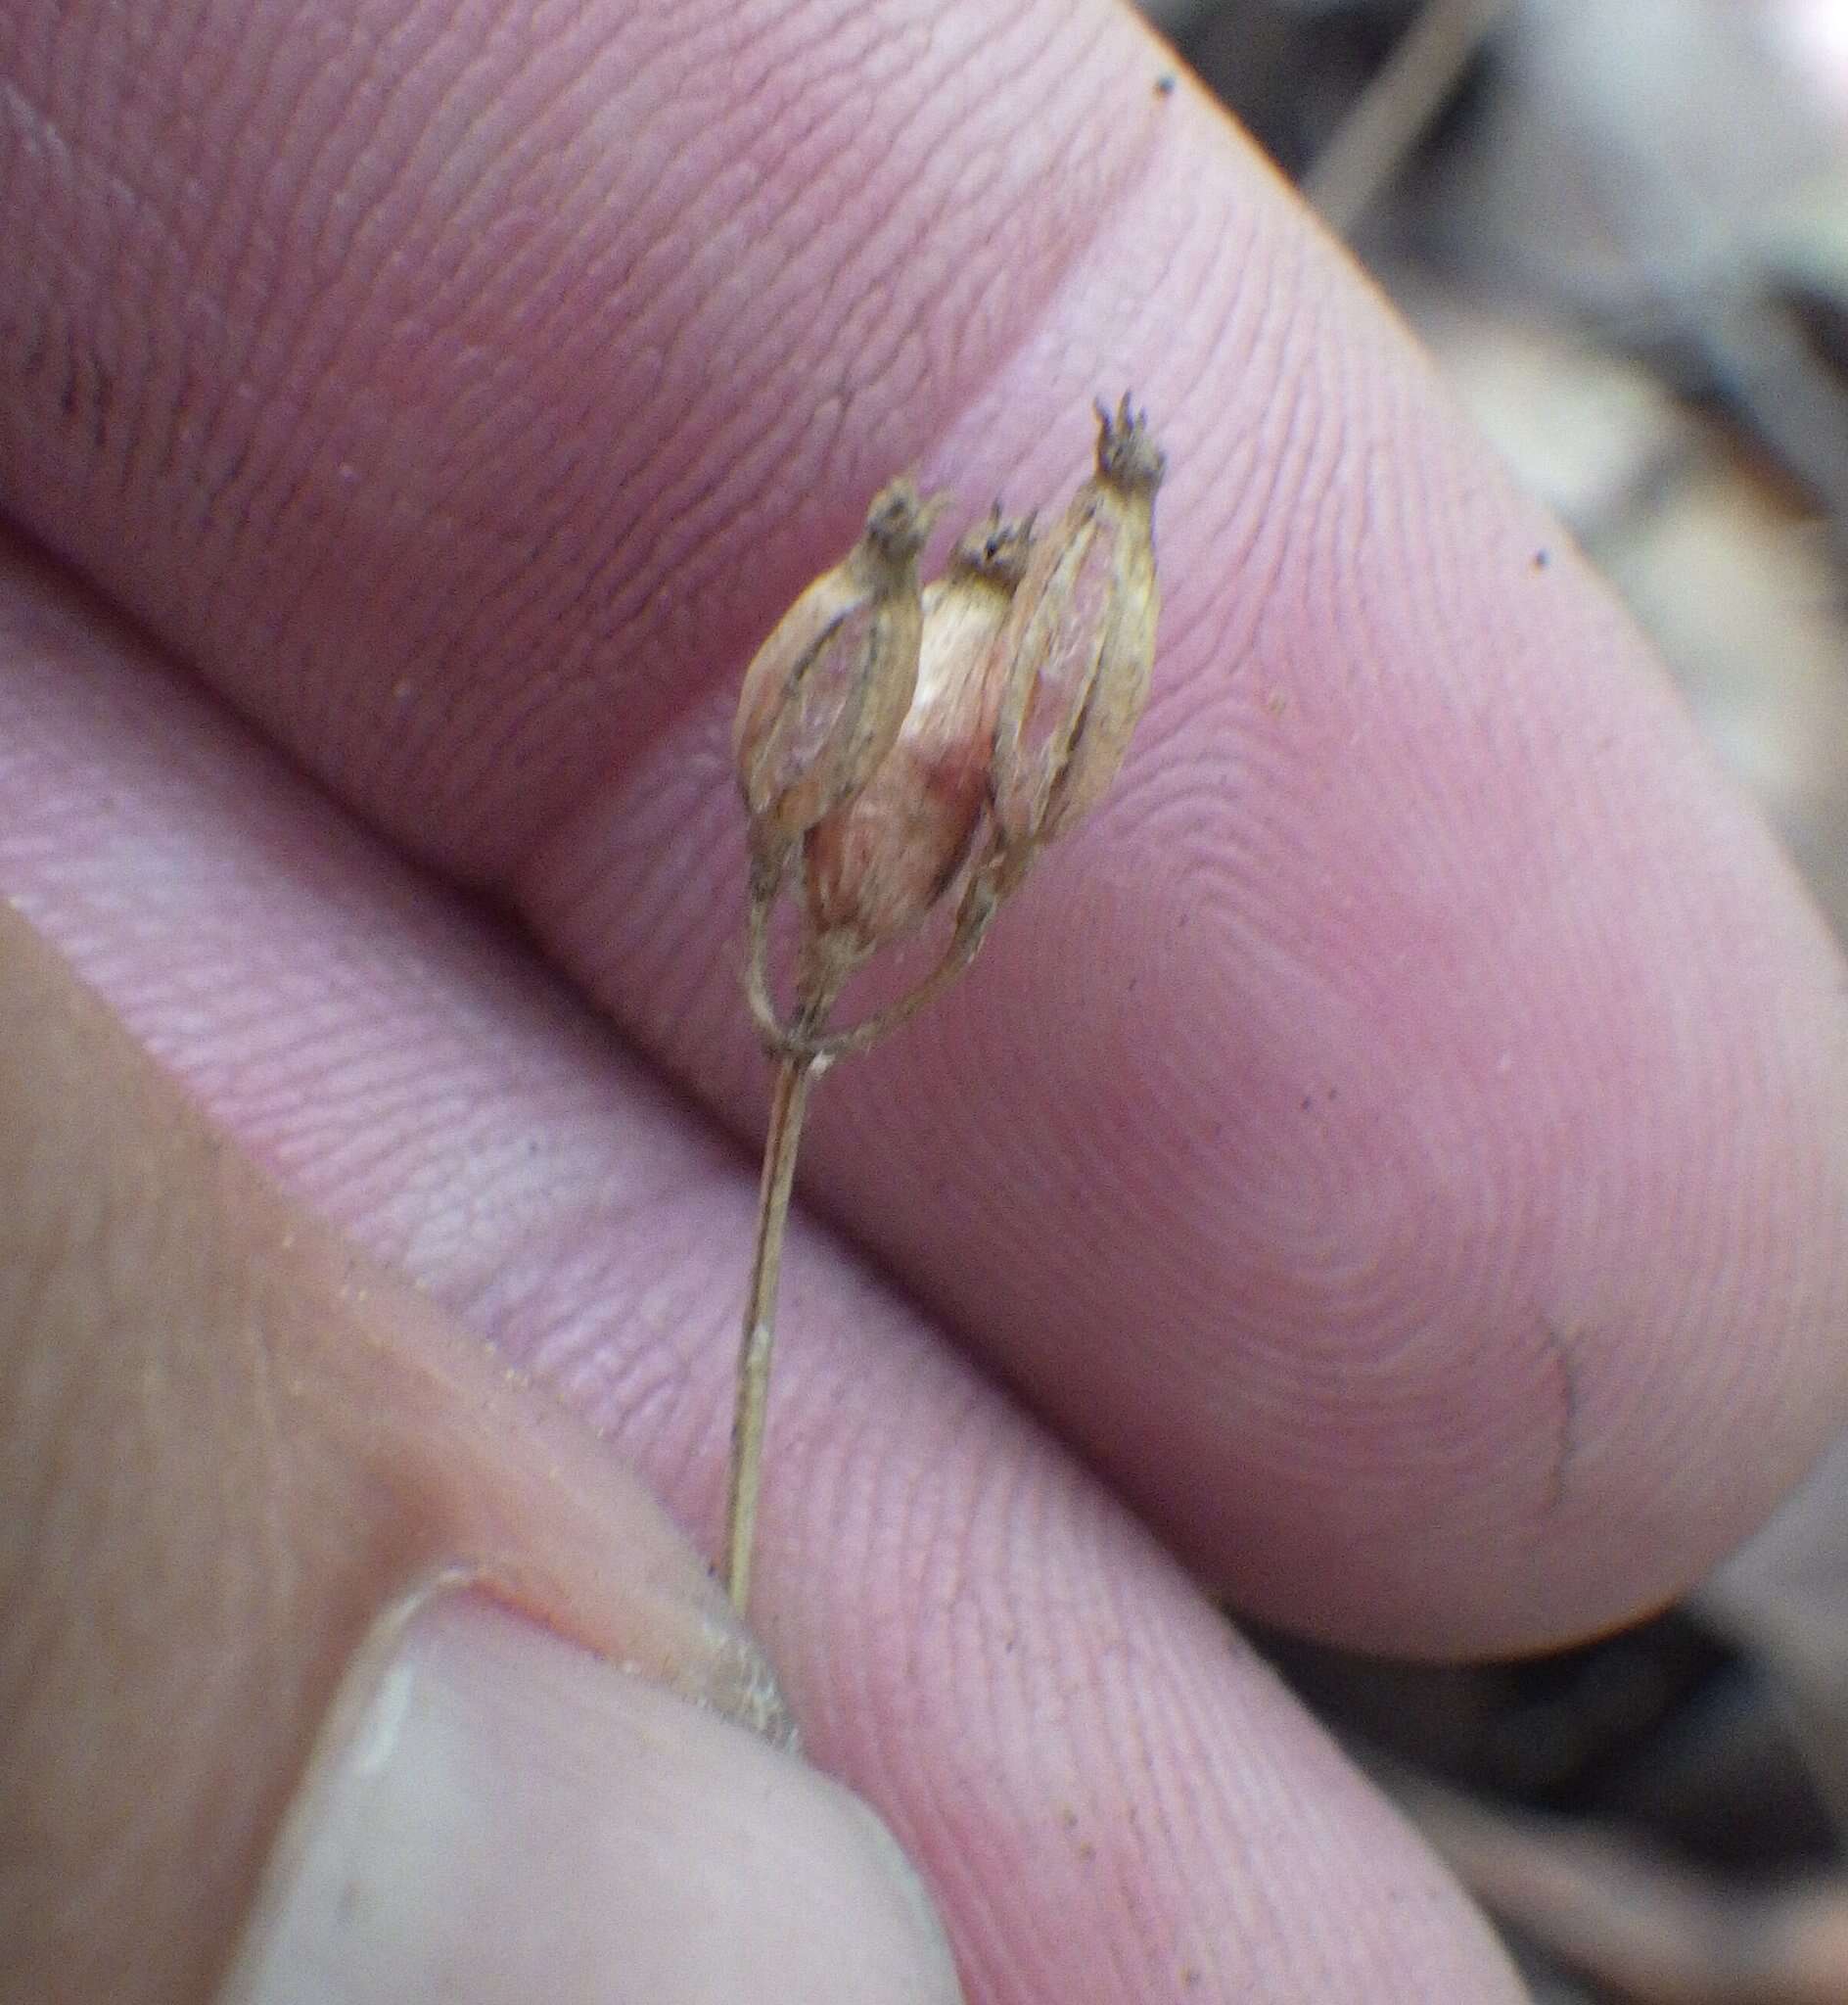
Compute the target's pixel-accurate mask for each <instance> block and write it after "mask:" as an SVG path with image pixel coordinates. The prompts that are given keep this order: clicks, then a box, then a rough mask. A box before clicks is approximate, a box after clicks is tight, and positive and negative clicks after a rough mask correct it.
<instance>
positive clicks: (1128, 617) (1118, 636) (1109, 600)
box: [993, 396, 1168, 888]
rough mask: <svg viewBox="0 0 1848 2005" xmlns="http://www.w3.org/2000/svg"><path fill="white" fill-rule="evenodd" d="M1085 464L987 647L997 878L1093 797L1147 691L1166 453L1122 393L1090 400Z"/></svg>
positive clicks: (1117, 760) (1015, 868)
mask: <svg viewBox="0 0 1848 2005" xmlns="http://www.w3.org/2000/svg"><path fill="white" fill-rule="evenodd" d="M1097 417H1098V432H1097V470H1096V472H1095V473H1094V474H1093V475H1092V476H1091V478H1090V479H1089V480H1087V481H1086V483H1085V484H1084V486H1083V487H1082V488H1080V489H1079V490H1078V492H1077V493H1076V494H1075V495H1073V497H1072V500H1071V502H1070V504H1069V506H1068V507H1067V508H1066V510H1065V513H1064V515H1063V516H1062V517H1061V518H1060V519H1059V522H1058V524H1057V526H1056V527H1055V528H1054V529H1053V530H1052V531H1051V533H1050V534H1049V535H1048V536H1045V537H1044V538H1043V539H1042V541H1041V542H1040V545H1039V547H1038V548H1037V549H1036V550H1035V552H1034V556H1033V561H1032V562H1031V563H1030V564H1029V566H1028V567H1027V575H1026V577H1025V578H1024V579H1023V580H1022V581H1021V584H1020V588H1019V590H1018V591H1017V592H1016V593H1015V595H1014V603H1013V607H1012V609H1011V611H1010V612H1009V615H1008V618H1007V621H1006V624H1005V625H1004V626H1003V628H1002V629H1001V631H1000V633H999V635H998V636H997V637H996V640H995V651H996V653H997V655H998V656H999V657H1000V658H1001V659H1002V661H1003V662H1004V663H1005V664H1006V683H1005V687H1004V688H1003V691H1002V696H1001V709H1000V724H999V729H998V731H997V733H996V738H995V747H994V767H993V808H994V820H995V828H996V837H997V850H998V854H997V858H996V866H997V867H996V882H997V885H999V886H1000V887H1003V888H1004V887H1005V886H1007V885H1009V884H1011V883H1013V882H1017V881H1018V879H1019V877H1020V875H1021V874H1023V873H1024V871H1025V869H1026V867H1027V865H1028V863H1031V861H1032V859H1033V857H1034V856H1035V855H1036V854H1037V853H1038V851H1039V850H1040V848H1041V847H1042V846H1043V845H1044V844H1045V843H1047V842H1050V841H1051V840H1052V838H1053V837H1054V836H1055V835H1058V834H1059V833H1060V832H1061V831H1062V830H1064V829H1066V828H1069V827H1070V826H1071V825H1072V824H1073V823H1074V822H1075V821H1077V820H1078V819H1079V818H1080V817H1081V816H1084V815H1085V814H1086V813H1088V812H1089V810H1090V809H1091V808H1093V807H1095V806H1096V804H1097V802H1098V801H1099V800H1101V799H1102V797H1103V795H1104V793H1105V791H1106V790H1107V789H1108V787H1109V785H1110V782H1111V781H1112V780H1113V779H1114V778H1115V777H1116V773H1117V769H1118V768H1119V767H1120V766H1121V765H1122V763H1123V755H1124V753H1125V752H1126V751H1127V750H1128V748H1129V743H1130V734H1131V733H1132V731H1133V730H1134V728H1135V724H1136V721H1137V720H1138V719H1139V718H1140V717H1141V715H1142V707H1143V705H1144V704H1145V703H1146V702H1147V700H1148V685H1149V672H1150V670H1151V668H1152V667H1153V665H1154V659H1155V623H1156V617H1157V614H1158V612H1159V610H1160V605H1161V594H1160V590H1159V588H1158V586H1157V584H1156V580H1155V545H1154V504H1155V490H1156V489H1157V488H1159V487H1160V486H1161V482H1162V476H1163V475H1164V473H1166V471H1167V465H1168V462H1167V459H1166V457H1165V456H1164V454H1163V452H1162V450H1161V447H1160V446H1159V445H1157V444H1156V443H1155V440H1154V437H1153V435H1152V434H1151V433H1150V431H1149V429H1148V420H1147V418H1146V416H1145V415H1143V414H1141V413H1138V412H1136V411H1134V410H1132V408H1131V405H1130V399H1129V397H1128V396H1125V397H1124V399H1123V401H1122V403H1121V404H1120V405H1119V406H1118V408H1117V410H1116V411H1115V412H1114V413H1113V412H1111V411H1110V410H1109V409H1108V408H1106V406H1105V405H1103V404H1102V403H1099V404H1098V406H1097Z"/></svg>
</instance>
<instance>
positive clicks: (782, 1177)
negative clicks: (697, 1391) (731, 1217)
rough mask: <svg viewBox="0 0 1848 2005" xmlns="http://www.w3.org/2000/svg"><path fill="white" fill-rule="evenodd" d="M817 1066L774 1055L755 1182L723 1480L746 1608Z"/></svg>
mask: <svg viewBox="0 0 1848 2005" xmlns="http://www.w3.org/2000/svg"><path fill="white" fill-rule="evenodd" d="M813 1071H814V1061H813V1060H812V1059H809V1058H806V1057H800V1056H798V1057H783V1058H779V1059H778V1060H777V1063H776V1084H775V1088H774V1090H773V1092H772V1094H771V1096H770V1131H769V1135H768V1137H767V1139H766V1140H765V1142H764V1144H763V1178H762V1183H761V1184H760V1186H759V1188H758V1235H757V1246H756V1249H755V1251H754V1252H753V1254H752V1258H751V1292H750V1294H749V1296H748V1297H747V1299H746V1302H745V1312H744V1336H743V1340H742V1342H741V1343H740V1345H739V1349H738V1382H737V1394H736V1401H735V1405H734V1409H733V1414H732V1422H731V1473H730V1479H729V1481H728V1482H727V1484H726V1487H725V1574H724V1580H725V1592H726V1593H727V1594H729V1595H730V1597H731V1605H732V1607H733V1608H735V1609H737V1610H738V1612H739V1613H740V1614H741V1615H742V1614H743V1613H744V1612H745V1609H746V1606H747V1604H748V1603H749V1602H750V1599H751V1548H752V1543H753V1540H754V1539H755V1537H756V1534H757V1524H758V1485H759V1482H760V1479H761V1475H762V1465H763V1414H764V1406H765V1403H766V1401H767V1399H768V1397H769V1390H770V1351H771V1348H772V1346H773V1345H774V1344H775V1341H776V1283H777V1278H778V1276H779V1275H780V1273H781V1271H782V1265H783V1229H784V1227H785V1225H786V1224H787V1223H788V1219H789V1194H790V1190H791V1188H792V1187H793V1185H794V1183H795V1179H796V1150H797V1146H798V1144H799V1143H800V1142H801V1141H802V1118H803V1114H804V1113H805V1111H806V1110H807V1108H808V1104H809V1080H810V1078H811V1076H812V1074H813Z"/></svg>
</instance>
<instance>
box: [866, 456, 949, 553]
mask: <svg viewBox="0 0 1848 2005" xmlns="http://www.w3.org/2000/svg"><path fill="white" fill-rule="evenodd" d="M949 500H950V497H949V495H948V494H947V493H946V494H933V495H932V496H931V497H930V499H929V500H928V501H927V500H924V499H922V498H921V497H920V496H919V494H918V491H917V483H916V481H914V480H913V479H912V478H911V476H910V475H909V474H901V475H900V476H899V478H898V479H897V480H896V481H888V482H887V483H886V485H885V486H884V487H883V488H881V489H880V490H879V491H878V493H876V494H875V495H874V496H873V498H872V500H871V502H870V503H869V504H868V506H867V509H866V539H867V541H868V542H870V543H872V544H873V545H874V546H875V547H876V548H877V549H878V550H879V551H880V553H881V555H883V556H886V557H890V558H892V559H893V560H894V561H895V562H897V563H903V562H904V561H905V560H907V559H908V558H912V557H915V556H916V555H917V553H918V552H919V551H920V550H921V549H923V547H924V545H925V544H926V543H927V542H929V541H930V536H931V531H932V530H933V529H935V528H936V527H937V518H938V517H939V516H940V515H942V514H943V512H944V510H945V509H946V508H947V507H948V505H949Z"/></svg>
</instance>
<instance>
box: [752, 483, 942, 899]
mask: <svg viewBox="0 0 1848 2005" xmlns="http://www.w3.org/2000/svg"><path fill="white" fill-rule="evenodd" d="M946 499H947V497H945V496H938V497H935V498H934V499H932V500H930V501H921V500H919V498H918V492H917V489H916V488H915V487H914V486H913V485H912V484H911V482H910V481H909V480H905V479H900V480H896V481H894V482H892V483H891V485H890V486H888V487H886V488H883V489H881V490H880V491H879V492H878V493H877V494H876V495H875V496H874V497H873V501H872V505H871V507H870V508H868V510H867V511H866V527H865V530H864V531H863V533H862V534H861V536H860V538H859V540H858V542H856V543H855V545H854V547H853V549H851V550H850V551H849V552H848V554H847V555H846V557H844V558H843V559H842V560H841V562H840V563H839V564H837V565H836V566H835V567H834V569H833V570H831V571H825V572H823V573H822V575H821V576H820V577H819V578H817V579H816V580H815V581H814V582H813V583H811V584H809V586H808V587H807V589H806V590H805V591H804V592H803V593H802V595H801V596H800V597H799V598H798V599H797V600H796V602H795V604H794V605H792V606H791V607H790V609H789V611H788V612H786V613H785V614H784V615H783V617H782V619H781V620H779V621H778V622H777V624H776V628H775V629H774V631H773V632H772V633H771V634H770V636H769V638H768V639H767V640H766V641H764V643H763V645H762V647H761V648H759V650H758V652H757V656H756V658H755V659H754V660H753V662H752V664H751V666H750V668H749V669H748V670H746V672H745V678H744V688H743V690H742V692H741V694H740V696H739V699H738V716H737V720H736V723H734V725H733V728H732V752H733V756H734V757H735V759H736V761H737V767H738V781H739V784H740V786H741V787H742V788H743V790H744V798H745V807H746V809H747V811H748V812H749V814H750V816H751V844H752V857H753V863H754V867H755V869H756V872H757V874H758V876H759V877H760V879H761V880H763V881H767V883H768V884H769V886H770V888H771V890H772V891H773V890H774V886H775V884H776V882H777V881H778V880H779V879H780V878H781V875H782V871H783V865H784V863H785V861H786V859H787V856H788V853H789V851H790V849H791V847H792V846H793V845H794V844H795V843H796V842H797V841H799V840H800V839H801V837H802V836H803V835H804V833H805V832H806V831H807V830H809V828H812V827H813V826H814V824H815V823H816V822H817V821H819V820H821V819H822V817H823V816H826V815H829V814H831V813H832V812H833V811H834V810H835V809H836V808H838V807H840V806H841V805H842V803H843V802H845V801H848V800H851V799H852V798H853V796H854V795H855V793H856V792H857V791H858V790H859V789H860V788H861V787H862V786H864V785H865V783H866V782H867V780H868V779H870V778H871V776H872V773H873V770H874V769H875V768H876V767H877V766H878V764H879V762H880V761H881V760H882V759H883V758H884V757H885V756H886V754H887V753H888V752H889V751H890V750H891V749H892V743H893V740H894V739H895V738H896V737H897V736H898V734H899V727H900V725H901V723H903V722H904V715H905V712H906V711H907V710H908V709H909V708H910V704H911V693H912V690H913V688H914V687H915V685H916V682H917V656H918V642H919V637H920V634H921V630H922V626H923V609H922V606H921V603H920V596H919V592H918V581H917V557H918V552H919V551H920V550H921V549H922V548H923V547H924V544H925V542H926V541H927V539H928V538H929V536H930V533H931V526H932V525H933V524H934V523H935V522H936V520H937V517H938V515H939V514H940V513H941V511H942V509H943V506H944V503H945V500H946Z"/></svg>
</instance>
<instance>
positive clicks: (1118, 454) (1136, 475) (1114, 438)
mask: <svg viewBox="0 0 1848 2005" xmlns="http://www.w3.org/2000/svg"><path fill="white" fill-rule="evenodd" d="M1092 408H1093V409H1094V410H1095V411H1096V413H1097V471H1098V473H1099V474H1100V475H1101V476H1102V477H1103V478H1104V479H1105V480H1106V481H1108V482H1110V483H1111V485H1112V486H1113V487H1118V488H1130V489H1140V490H1143V491H1144V492H1146V493H1150V494H1152V493H1153V492H1154V491H1155V490H1156V489H1157V488H1159V487H1160V486H1161V484H1162V477H1163V475H1165V474H1166V473H1167V471H1168V455H1167V454H1166V453H1165V452H1164V451H1163V450H1162V449H1161V447H1160V446H1159V445H1157V444H1156V443H1155V435H1154V434H1153V433H1152V432H1151V431H1150V430H1149V428H1148V413H1147V412H1146V411H1138V410H1136V409H1135V407H1134V406H1133V405H1132V403H1131V401H1130V393H1129V392H1128V391H1127V390H1126V391H1125V392H1124V393H1123V401H1122V402H1121V403H1120V404H1119V405H1118V406H1117V408H1116V409H1115V410H1114V411H1113V410H1112V409H1111V408H1110V406H1109V405H1108V404H1107V403H1105V402H1104V400H1103V398H1102V397H1098V398H1097V399H1096V400H1095V402H1094V404H1093V405H1092Z"/></svg>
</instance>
